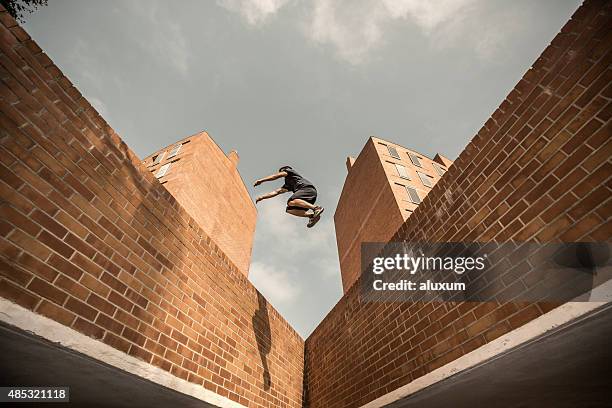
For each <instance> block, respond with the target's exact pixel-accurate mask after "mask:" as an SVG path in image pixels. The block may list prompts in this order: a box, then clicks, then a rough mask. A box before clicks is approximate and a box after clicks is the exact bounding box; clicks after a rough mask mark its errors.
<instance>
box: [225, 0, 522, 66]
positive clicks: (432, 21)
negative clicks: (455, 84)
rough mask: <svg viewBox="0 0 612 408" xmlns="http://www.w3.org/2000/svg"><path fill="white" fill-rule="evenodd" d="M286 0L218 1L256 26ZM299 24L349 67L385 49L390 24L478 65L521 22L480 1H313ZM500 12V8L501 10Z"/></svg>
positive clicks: (497, 50)
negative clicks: (457, 50)
mask: <svg viewBox="0 0 612 408" xmlns="http://www.w3.org/2000/svg"><path fill="white" fill-rule="evenodd" d="M288 3H289V0H217V4H219V5H220V6H221V7H224V8H225V9H227V10H230V11H232V12H235V13H238V14H240V15H241V16H242V17H243V18H244V19H245V20H246V21H247V22H248V23H249V24H250V25H252V26H258V25H261V24H263V23H264V22H266V21H267V20H268V19H269V18H270V17H272V16H274V15H276V14H277V13H278V11H279V10H280V9H281V8H282V7H284V6H285V5H287V4H288ZM303 4H305V9H306V10H308V11H307V13H305V14H298V15H300V16H307V17H306V18H305V19H303V20H301V21H298V22H297V24H296V26H298V27H301V28H302V31H303V33H304V35H305V36H306V38H308V39H309V40H311V41H312V42H314V43H315V44H319V45H323V46H329V47H331V48H332V49H333V50H334V51H335V52H336V54H337V56H338V57H339V58H340V59H342V60H345V61H347V62H349V63H350V64H353V65H358V64H362V63H364V62H367V61H368V58H369V57H370V55H371V54H372V51H373V50H375V49H376V48H378V47H380V46H382V45H383V44H384V43H385V37H386V36H387V34H388V30H390V28H391V27H392V25H393V23H396V22H397V23H405V24H412V25H414V26H415V27H417V28H418V29H419V31H420V32H421V34H422V35H423V38H424V41H428V42H429V43H430V45H431V47H432V49H433V50H434V51H439V52H443V51H445V50H448V49H449V48H452V47H458V46H460V47H463V48H471V49H472V50H473V52H474V54H475V55H476V56H477V57H478V58H480V59H486V60H493V59H494V58H495V57H497V56H498V55H500V54H502V53H503V48H504V44H505V43H507V40H508V38H509V36H511V35H512V33H514V32H515V31H516V30H519V29H520V26H521V21H524V16H519V15H518V13H519V12H520V11H519V12H517V11H516V10H515V8H513V10H512V11H511V12H510V13H506V14H504V13H503V12H501V13H500V12H499V11H497V12H494V13H493V14H491V10H490V7H489V6H488V4H487V2H485V1H483V0H312V1H311V2H308V3H303ZM502 9H503V8H502Z"/></svg>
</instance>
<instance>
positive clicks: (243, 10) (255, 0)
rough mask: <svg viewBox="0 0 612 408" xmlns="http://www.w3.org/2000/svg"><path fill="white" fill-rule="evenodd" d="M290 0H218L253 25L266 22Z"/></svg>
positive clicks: (218, 2)
mask: <svg viewBox="0 0 612 408" xmlns="http://www.w3.org/2000/svg"><path fill="white" fill-rule="evenodd" d="M288 1H289V0H217V4H219V5H220V6H222V7H224V8H226V9H227V10H230V11H233V12H237V13H239V14H240V15H242V17H243V18H244V19H246V21H247V22H248V23H249V24H251V25H259V24H262V23H264V22H265V21H266V20H267V19H268V18H269V17H271V16H273V15H274V14H276V13H277V12H278V10H280V8H281V7H283V6H284V5H285V4H287V3H288Z"/></svg>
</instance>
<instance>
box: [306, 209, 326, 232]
mask: <svg viewBox="0 0 612 408" xmlns="http://www.w3.org/2000/svg"><path fill="white" fill-rule="evenodd" d="M323 211H324V208H323V207H319V208H317V209H315V210H314V212H313V214H312V217H310V220H309V221H308V224H306V226H307V227H308V228H312V227H314V226H315V224H316V223H317V222H319V220H320V219H321V214H322V213H323Z"/></svg>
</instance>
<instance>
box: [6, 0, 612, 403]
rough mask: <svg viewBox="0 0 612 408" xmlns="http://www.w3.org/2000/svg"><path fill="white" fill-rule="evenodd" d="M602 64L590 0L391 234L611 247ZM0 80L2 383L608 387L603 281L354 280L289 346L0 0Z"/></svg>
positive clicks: (419, 396) (596, 13)
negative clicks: (457, 291)
mask: <svg viewBox="0 0 612 408" xmlns="http://www.w3.org/2000/svg"><path fill="white" fill-rule="evenodd" d="M611 59H612V4H611V3H610V2H606V1H596V0H589V1H587V2H585V3H584V4H583V5H582V6H581V7H580V8H579V9H578V10H577V11H576V12H575V13H574V15H573V16H572V18H571V19H570V20H569V21H568V22H567V24H565V26H564V27H563V28H562V30H561V32H560V33H559V34H558V35H557V36H556V37H555V38H554V39H553V40H552V42H551V44H550V45H549V46H548V47H547V48H546V49H545V50H544V52H543V53H542V55H541V56H540V57H539V58H538V59H537V60H536V61H535V62H534V64H533V66H532V67H531V68H529V69H528V71H527V72H526V73H525V75H524V76H523V77H522V79H521V80H520V81H519V82H518V84H517V85H516V86H515V87H514V88H513V89H512V91H511V92H510V93H509V94H508V96H507V97H506V98H505V99H504V101H502V103H501V104H500V106H499V108H497V109H495V111H494V113H493V114H492V116H491V118H490V119H489V120H487V122H486V123H485V124H484V126H483V127H482V129H481V130H480V131H479V132H478V134H477V135H476V136H475V137H474V138H473V140H472V141H471V142H470V143H469V144H468V145H467V147H466V149H465V150H464V151H463V152H461V154H460V155H459V156H458V158H457V159H456V160H455V161H454V163H453V164H452V166H450V167H448V170H447V171H446V173H445V175H444V176H443V177H442V178H441V179H440V180H439V181H438V182H437V183H436V184H435V185H434V187H433V188H432V189H431V191H429V193H428V194H427V195H426V196H424V197H420V198H421V199H422V203H421V204H419V206H418V207H417V208H416V209H414V211H413V213H412V215H411V216H410V217H408V218H407V219H406V221H405V222H403V223H402V224H401V225H400V227H399V228H398V230H397V232H396V233H395V234H394V235H393V237H391V240H393V241H405V240H415V239H416V240H433V241H447V242H452V241H475V242H478V241H485V242H486V241H500V242H505V241H533V242H581V241H582V242H583V241H596V242H610V241H611V240H612V224H611V223H612V220H611V219H610V214H611V208H612V207H611V205H612V198H611V197H612V194H611V187H610V180H611V174H612V162H611V160H610V158H611V157H612V137H611V134H610V117H611V116H612V86H611V85H610V83H611V79H612V69H611V68H610V61H611ZM0 87H1V88H0V89H1V91H0V215H1V218H0V349H2V351H3V353H0V367H1V370H0V380H1V381H2V384H1V385H5V386H8V385H15V384H19V385H21V386H25V385H40V384H45V385H49V386H54V385H56V386H60V385H66V384H69V385H70V386H71V406H74V407H89V406H95V405H102V406H110V407H112V406H123V405H122V404H125V402H126V401H127V400H128V398H129V401H133V402H134V403H136V402H138V403H140V405H143V406H148V407H162V406H198V407H206V408H209V407H296V408H297V407H306V406H307V407H313V408H314V407H325V408H336V407H368V408H373V407H383V406H387V407H395V408H398V407H411V406H426V407H428V408H431V407H447V406H454V407H463V406H465V407H470V406H495V407H514V406H525V405H527V406H555V407H560V406H561V407H575V406H581V404H582V406H584V404H585V402H586V403H588V404H590V405H592V406H606V404H609V401H608V399H609V396H608V395H607V394H608V393H609V388H608V387H609V384H608V383H609V378H611V376H612V373H611V372H610V367H609V364H608V361H610V360H611V359H612V355H611V353H610V350H611V349H610V347H609V344H608V343H609V338H610V337H611V336H612V307H611V305H612V288H610V282H605V283H603V284H602V285H601V286H600V288H601V289H602V290H604V296H602V297H601V299H602V300H600V301H598V302H567V303H564V304H552V303H542V302H540V303H527V302H515V303H500V302H480V303H476V302H474V303H468V302H455V303H450V302H446V303H433V302H414V303H407V302H402V303H397V302H389V303H366V302H362V301H361V299H360V292H359V289H358V284H357V283H356V284H354V285H352V286H351V287H350V288H349V289H348V291H346V293H345V294H344V296H343V297H342V299H341V300H340V301H339V302H338V303H337V304H336V305H335V306H334V308H333V309H332V310H331V311H330V312H329V314H328V315H327V316H326V317H325V318H324V320H323V321H322V322H321V323H320V324H319V326H318V327H317V328H316V329H315V331H314V332H313V333H312V334H311V335H310V336H309V338H308V339H307V340H306V341H304V340H303V339H302V338H301V337H300V336H299V335H298V334H297V333H296V332H295V331H294V330H293V329H292V328H291V327H290V325H289V324H288V323H287V322H286V321H285V320H284V319H283V318H282V316H281V315H280V314H279V313H278V312H277V311H276V310H275V309H274V308H273V307H272V306H271V305H269V304H268V303H267V301H266V300H265V299H264V298H263V297H262V296H261V294H259V293H258V292H257V290H256V289H255V288H254V287H253V286H252V285H251V284H250V282H249V281H248V280H247V278H246V276H245V275H244V273H243V271H241V270H240V269H239V267H238V266H237V265H236V264H235V263H234V262H233V261H232V259H231V258H230V256H228V255H227V254H226V253H225V252H224V251H223V250H222V249H221V247H220V245H221V244H218V243H216V242H215V241H214V240H213V239H211V237H210V236H209V233H208V232H207V231H205V230H204V229H203V228H202V227H201V226H200V225H199V222H198V221H197V220H196V218H195V217H196V216H194V215H192V214H191V213H190V212H189V211H187V209H186V208H184V206H183V204H182V203H180V202H179V200H177V199H176V198H175V197H174V196H173V195H172V194H170V193H169V191H168V189H166V188H165V187H164V185H162V184H161V182H163V181H164V179H163V177H162V180H161V182H160V180H159V179H157V178H156V177H155V176H154V174H152V173H151V172H150V169H149V168H148V167H147V166H145V164H143V163H142V161H141V160H140V159H139V158H137V157H136V156H135V155H134V154H133V153H132V151H131V150H130V149H129V148H128V147H127V146H126V145H125V144H124V143H123V142H122V141H121V139H120V138H119V136H118V135H117V134H116V133H115V132H114V131H113V129H112V128H111V127H110V126H109V125H108V124H107V123H106V122H105V121H104V119H103V118H101V117H100V115H99V114H98V113H97V112H96V111H95V109H93V108H92V106H91V105H90V104H89V102H88V101H87V100H86V99H85V98H83V96H82V95H81V94H80V92H79V91H78V90H77V89H76V88H75V87H74V86H73V85H72V83H71V82H70V80H69V79H68V78H66V77H65V76H64V75H63V74H62V72H61V70H59V69H58V68H57V66H55V65H54V64H53V62H52V61H51V60H50V59H49V57H48V56H47V55H46V54H45V53H44V52H43V51H42V50H41V49H40V48H39V47H38V45H37V44H36V43H35V42H34V41H33V40H32V39H31V38H30V37H29V35H28V34H27V33H26V32H25V31H24V30H23V29H22V28H21V27H20V26H19V25H18V24H17V23H16V22H15V20H14V19H13V18H12V17H10V16H9V15H8V13H6V11H5V10H4V9H1V8H0ZM181 149H182V148H181ZM185 149H186V147H185ZM185 151H186V150H185ZM162 165H163V164H162ZM177 168H178V166H177ZM353 170H355V169H353ZM158 171H159V170H158ZM156 174H157V173H156ZM349 174H350V172H349ZM171 175H172V166H170V172H169V173H168V177H170V176H171ZM434 176H435V175H434ZM417 181H418V180H417ZM166 184H168V183H166ZM508 274H510V275H511V276H512V278H513V283H509V282H510V281H509V280H507V279H506V277H507V275H508ZM523 275H524V271H523V270H522V269H521V267H520V263H519V264H518V265H516V267H513V266H512V265H509V266H508V267H507V268H505V269H504V270H502V271H501V273H500V279H502V281H503V282H506V284H509V285H511V288H512V290H515V291H520V290H522V289H525V288H524V287H521V284H522V283H521V278H522V277H523ZM508 287H510V286H508ZM500 288H501V286H500ZM600 288H598V289H600ZM100 363H102V364H100ZM490 379H493V380H494V381H489V380H490ZM100 384H105V385H106V387H105V388H102V387H100ZM500 389H502V390H503V392H500V391H499V390H500ZM109 390H112V392H109Z"/></svg>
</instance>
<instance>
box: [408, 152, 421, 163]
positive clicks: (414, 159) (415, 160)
mask: <svg viewBox="0 0 612 408" xmlns="http://www.w3.org/2000/svg"><path fill="white" fill-rule="evenodd" d="M408 158H410V161H411V162H412V164H414V165H415V166H417V167H423V165H422V164H421V159H420V158H419V156H417V155H416V154H414V153H410V152H408Z"/></svg>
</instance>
